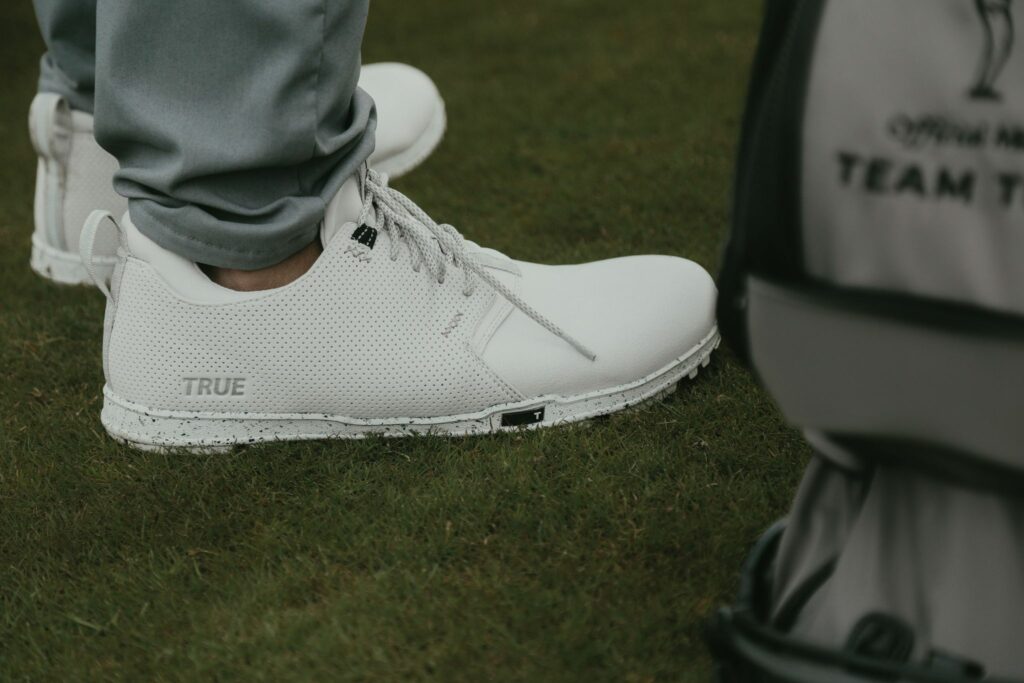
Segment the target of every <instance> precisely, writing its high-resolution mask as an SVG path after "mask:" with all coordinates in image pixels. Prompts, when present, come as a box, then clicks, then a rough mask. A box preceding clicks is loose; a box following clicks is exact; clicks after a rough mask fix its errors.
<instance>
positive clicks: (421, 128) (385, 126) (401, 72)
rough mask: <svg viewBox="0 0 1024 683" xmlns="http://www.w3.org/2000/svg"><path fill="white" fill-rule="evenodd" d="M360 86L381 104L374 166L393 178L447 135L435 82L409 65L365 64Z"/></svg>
mask: <svg viewBox="0 0 1024 683" xmlns="http://www.w3.org/2000/svg"><path fill="white" fill-rule="evenodd" d="M359 86H360V87H361V88H362V89H363V90H365V91H366V92H368V93H369V94H370V96H371V97H372V98H373V100H374V102H375V103H376V105H377V144H376V148H375V149H374V152H373V154H372V155H371V157H370V160H369V161H370V166H372V167H373V168H375V169H377V170H378V171H381V172H382V173H387V174H388V175H390V176H392V177H395V176H398V175H401V174H403V173H405V172H407V171H409V170H411V169H412V168H413V167H415V166H416V165H418V164H419V163H420V162H422V161H423V160H424V159H425V158H426V157H427V156H428V155H429V154H430V152H432V151H433V149H434V147H436V146H437V144H438V143H439V142H440V141H441V137H442V136H443V135H444V128H445V113H444V100H442V99H441V94H440V92H439V91H438V89H437V86H436V85H434V81H432V80H431V79H430V76H428V75H427V74H425V73H423V72H422V71H420V70H419V69H417V68H415V67H412V66H409V65H408V64H399V63H396V62H385V63H380V64H368V65H366V66H364V67H363V69H362V73H361V74H360V77H359Z"/></svg>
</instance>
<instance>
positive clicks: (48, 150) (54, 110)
mask: <svg viewBox="0 0 1024 683" xmlns="http://www.w3.org/2000/svg"><path fill="white" fill-rule="evenodd" d="M71 128H72V124H71V106H70V105H69V104H68V101H67V100H66V99H64V98H63V97H61V96H60V95H55V94H53V93H40V94H38V95H36V97H35V99H34V100H32V106H31V107H30V108H29V112H28V131H29V135H30V136H31V138H32V146H33V147H35V150H36V153H38V154H39V155H40V156H42V157H46V158H47V159H53V160H57V161H64V160H65V159H67V156H68V153H69V152H70V151H71Z"/></svg>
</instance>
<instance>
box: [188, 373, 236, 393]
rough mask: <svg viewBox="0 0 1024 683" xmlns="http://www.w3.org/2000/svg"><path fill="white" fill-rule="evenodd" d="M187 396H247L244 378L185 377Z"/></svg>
mask: <svg viewBox="0 0 1024 683" xmlns="http://www.w3.org/2000/svg"><path fill="white" fill-rule="evenodd" d="M184 380H185V395H186V396H245V378H244V377H185V378H184Z"/></svg>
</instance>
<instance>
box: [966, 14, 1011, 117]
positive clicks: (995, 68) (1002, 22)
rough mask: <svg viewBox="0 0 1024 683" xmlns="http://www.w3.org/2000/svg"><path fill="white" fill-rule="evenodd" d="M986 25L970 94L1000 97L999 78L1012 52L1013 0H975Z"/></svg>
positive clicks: (975, 96) (982, 20)
mask: <svg viewBox="0 0 1024 683" xmlns="http://www.w3.org/2000/svg"><path fill="white" fill-rule="evenodd" d="M974 4H975V5H976V6H977V9H978V14H980V15H981V22H982V25H983V26H984V27H985V47H984V52H982V58H981V65H980V66H979V68H978V76H977V79H976V80H975V85H974V87H973V88H971V97H972V98H973V99H976V100H999V99H1001V97H1002V96H1001V95H1000V94H999V91H998V90H996V81H997V80H999V76H1000V75H1001V74H1002V73H1003V69H1005V68H1006V63H1007V62H1008V61H1009V59H1010V55H1011V54H1012V53H1013V42H1014V37H1015V36H1014V27H1013V10H1012V8H1011V5H1012V4H1013V0H974Z"/></svg>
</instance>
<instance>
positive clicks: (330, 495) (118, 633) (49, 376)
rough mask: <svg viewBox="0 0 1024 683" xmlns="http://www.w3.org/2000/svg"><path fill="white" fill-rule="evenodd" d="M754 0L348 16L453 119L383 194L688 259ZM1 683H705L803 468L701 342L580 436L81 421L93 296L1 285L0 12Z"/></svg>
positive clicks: (13, 266)
mask: <svg viewBox="0 0 1024 683" xmlns="http://www.w3.org/2000/svg"><path fill="white" fill-rule="evenodd" d="M757 15H758V10H757V7H756V3H753V2H722V1H721V0H636V1H635V2H624V1H623V0H521V1H519V2H514V3H512V2H497V1H495V0H490V1H488V2H480V1H479V0H444V1H443V2H410V1H408V0H405V1H400V0H376V1H375V2H374V6H373V8H372V12H371V18H370V26H369V32H368V36H367V41H366V46H365V57H366V60H367V61H376V60H383V59H389V60H391V59H393V60H401V61H408V62H412V63H414V64H417V65H419V66H421V67H423V68H424V69H425V70H427V71H428V72H430V73H431V74H432V75H433V76H434V77H435V78H436V80H437V82H438V83H439V85H440V87H441V89H442V91H443V92H444V95H445V97H446V99H447V103H448V107H449V116H450V124H451V127H450V132H449V134H448V137H447V138H446V140H445V142H444V144H443V146H442V147H441V148H440V150H439V151H438V152H437V154H436V155H435V156H434V157H433V158H432V159H431V160H430V161H429V162H428V163H427V164H426V165H424V166H423V167H422V169H420V170H419V171H418V172H417V173H416V174H414V175H413V176H411V177H409V178H408V179H406V180H403V181H402V182H401V183H399V186H400V187H401V188H402V189H403V190H404V191H406V192H407V193H408V194H410V195H411V196H412V197H414V198H415V199H416V200H417V201H419V202H420V203H422V204H423V206H424V207H425V208H426V209H427V210H428V211H430V212H431V213H432V214H433V215H434V216H436V217H437V218H438V219H440V220H444V221H448V222H451V223H454V224H455V225H456V226H458V227H459V228H460V229H462V230H463V232H464V233H465V234H466V235H467V236H468V237H470V238H472V239H474V240H477V241H479V242H483V243H486V244H488V245H491V246H495V247H497V248H499V249H501V250H503V251H506V252H507V253H509V254H510V255H513V256H515V257H519V258H524V259H531V260H538V261H542V262H564V261H568V260H577V259H594V258H602V257H608V256H615V255H619V254H623V253H645V252H665V253H672V254H680V255H686V256H690V257H692V258H694V259H695V260H697V261H699V262H701V263H702V264H704V265H705V266H707V267H708V268H711V269H714V268H715V266H716V263H717V259H718V254H719V251H720V247H721V243H722V241H723V239H724V236H725V232H726V223H727V220H726V214H727V197H728V188H729V180H730V165H731V159H732V157H733V151H734V147H735V140H736V135H737V129H738V119H739V114H740V111H741V106H742V93H743V89H744V82H745V79H746V72H747V65H748V62H749V59H750V56H751V54H752V51H753V48H754V42H755V32H756V24H757V20H758V16H757ZM0 19H2V21H0V54H2V58H3V61H2V65H3V71H4V74H5V78H4V84H5V87H4V88H3V90H2V91H0V137H2V139H3V141H4V148H5V149H6V150H7V154H6V156H5V157H4V163H3V164H2V165H0V174H2V175H0V193H2V194H0V243H2V244H3V249H0V419H2V423H0V514H2V526H0V529H2V530H0V679H2V680H95V679H121V680H147V679H158V680H196V679H197V678H198V679H225V680H227V679H234V680H270V681H277V680H361V679H376V680H399V679H402V680H424V679H434V680H444V681H480V680H529V681H548V680H551V681H561V680H610V681H651V680H704V679H706V677H707V675H708V672H709V670H710V664H709V661H708V658H707V655H706V654H705V651H704V647H703V644H702V641H701V636H700V632H701V623H702V620H703V619H704V618H705V617H706V616H707V615H708V614H709V613H710V612H711V610H712V609H713V608H714V606H715V605H716V604H718V603H719V602H721V601H723V600H726V599H727V598H728V597H729V596H730V595H731V594H732V592H733V590H734V587H735V578H736V574H737V569H738V567H739V564H740V562H741V560H742V558H743V556H744V554H745V552H746V550H747V548H748V546H749V544H750V543H751V541H752V540H754V538H755V537H756V535H757V534H758V533H759V531H761V530H762V529H763V528H764V527H765V526H766V525H767V524H769V523H770V522H771V521H772V520H773V519H774V518H776V517H777V516H779V515H781V514H783V513H784V511H785V509H786V506H787V503H788V500H789V498H790V496H791V494H792V491H793V487H794V485H795V483H796V481H797V479H798V477H799V473H800V470H801V467H802V464H803V462H804V459H805V457H806V452H805V449H804V447H803V446H802V445H801V444H800V441H799V439H798V437H797V435H796V434H795V433H794V432H793V431H791V430H790V429H788V428H787V427H785V426H784V424H783V423H782V422H781V420H780V419H779V416H778V414H777V413H776V411H775V409H774V408H773V407H772V405H771V404H770V403H769V402H768V401H767V400H766V398H765V397H764V395H763V393H762V392H761V391H760V390H759V389H758V388H757V387H756V386H755V384H754V383H753V382H752V380H751V378H750V377H749V376H748V374H747V373H745V372H744V371H743V370H742V369H740V368H739V367H738V366H737V365H736V364H735V363H734V362H733V361H732V360H730V358H729V356H728V355H727V354H725V353H720V354H718V355H717V356H716V358H715V360H714V362H713V363H712V365H711V367H710V368H709V369H708V371H707V372H705V373H703V374H702V375H701V376H700V377H699V378H698V380H697V381H696V382H694V383H691V384H688V385H686V386H685V387H684V388H683V389H682V390H681V391H680V392H679V393H678V395H676V396H674V397H672V398H670V399H669V400H667V401H665V402H662V403H660V404H657V405H654V406H651V407H648V408H646V409H643V410H641V411H639V412H634V413H630V414H626V415H621V416H616V417H613V418H611V419H607V420H604V421H600V422H596V423H594V424H591V425H587V426H584V427H578V428H571V429H569V428H566V429H556V430H551V431H546V432H541V433H530V434H521V435H504V436H496V437H487V438H473V439H466V440H458V441H456V440H442V439H416V440H404V441H383V440H371V441H367V442H362V443H347V442H342V443H317V444H302V445H283V446H268V447H260V448H249V449H246V450H241V451H238V452H235V453H232V454H228V455H217V456H212V455H211V456H189V455H184V454H172V455H167V454H164V455H144V454H140V453H137V452H133V451H130V450H127V449H125V448H123V447H120V446H118V445H115V444H114V443H112V442H111V441H109V440H108V439H107V438H106V437H105V436H104V434H103V433H102V429H101V427H100V424H99V419H98V413H99V407H100V387H101V384H102V373H101V369H100V359H99V352H100V336H101V314H102V308H103V301H102V297H101V296H100V295H99V294H97V293H96V292H94V291H89V290H85V289H71V288H61V287H57V286H54V285H51V284H48V283H45V282H43V281H41V280H39V279H38V278H36V277H35V276H33V275H32V274H31V272H30V271H29V269H28V254H29V233H30V229H31V225H30V224H31V196H32V188H33V181H34V158H33V155H32V151H31V148H30V146H29V142H28V136H27V133H26V130H25V118H26V113H27V109H28V104H29V101H30V100H31V97H32V95H33V89H34V81H35V75H36V63H37V60H38V57H39V55H40V53H41V50H42V47H41V44H40V41H39V39H38V37H37V35H36V30H35V26H34V22H33V19H32V16H31V12H30V5H29V3H28V2H24V0H19V2H18V3H9V4H7V5H5V6H4V8H3V9H2V10H0Z"/></svg>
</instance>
